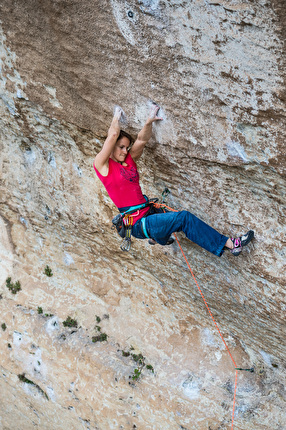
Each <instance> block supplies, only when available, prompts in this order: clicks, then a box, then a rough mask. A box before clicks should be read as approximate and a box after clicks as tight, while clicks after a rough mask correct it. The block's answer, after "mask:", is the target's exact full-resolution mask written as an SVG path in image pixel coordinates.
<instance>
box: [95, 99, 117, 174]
mask: <svg viewBox="0 0 286 430" xmlns="http://www.w3.org/2000/svg"><path fill="white" fill-rule="evenodd" d="M121 114H122V109H120V108H119V107H117V108H116V109H115V112H114V117H113V119H112V122H111V125H110V127H109V130H108V134H107V138H106V139H105V142H104V144H103V147H102V149H101V151H100V152H99V153H98V154H97V155H96V157H95V159H94V165H95V167H96V169H97V170H98V171H99V173H101V174H102V175H103V176H106V175H107V174H108V161H109V157H110V155H111V153H112V151H113V149H114V146H115V144H116V141H117V138H118V136H119V133H120V126H119V120H120V117H121Z"/></svg>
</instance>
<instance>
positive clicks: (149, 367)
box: [146, 364, 154, 373]
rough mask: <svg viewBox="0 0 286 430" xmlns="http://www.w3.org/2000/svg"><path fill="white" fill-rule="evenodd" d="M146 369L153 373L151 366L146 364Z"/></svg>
mask: <svg viewBox="0 0 286 430" xmlns="http://www.w3.org/2000/svg"><path fill="white" fill-rule="evenodd" d="M146 369H148V370H151V372H152V373H154V368H153V366H151V364H147V366H146Z"/></svg>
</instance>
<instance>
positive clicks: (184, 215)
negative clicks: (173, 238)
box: [179, 210, 193, 225]
mask: <svg viewBox="0 0 286 430" xmlns="http://www.w3.org/2000/svg"><path fill="white" fill-rule="evenodd" d="M179 213H180V219H181V222H182V225H185V224H186V223H189V222H192V221H193V214H192V213H191V212H189V211H185V210H184V211H181V212H179Z"/></svg>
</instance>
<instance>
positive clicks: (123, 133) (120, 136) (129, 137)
mask: <svg viewBox="0 0 286 430" xmlns="http://www.w3.org/2000/svg"><path fill="white" fill-rule="evenodd" d="M122 137H127V139H129V142H130V145H132V143H134V139H133V137H132V136H131V135H130V134H129V133H126V131H124V130H120V133H119V136H118V138H117V142H118V140H120V139H121V138H122Z"/></svg>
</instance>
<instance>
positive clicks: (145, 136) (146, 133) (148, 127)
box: [129, 105, 163, 161]
mask: <svg viewBox="0 0 286 430" xmlns="http://www.w3.org/2000/svg"><path fill="white" fill-rule="evenodd" d="M159 109H160V108H159V106H156V105H154V106H152V108H151V111H150V113H149V116H148V118H147V121H146V122H145V124H144V127H143V128H142V130H141V131H140V133H139V134H138V136H137V139H136V140H135V142H134V145H133V146H132V148H131V149H130V151H129V153H130V155H131V157H132V158H133V160H135V161H137V160H138V159H139V158H140V157H141V155H142V153H143V149H144V147H145V145H146V143H148V141H149V139H150V138H151V136H152V124H153V122H154V121H161V120H162V119H163V118H159V117H158V116H157V113H158V110H159Z"/></svg>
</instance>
